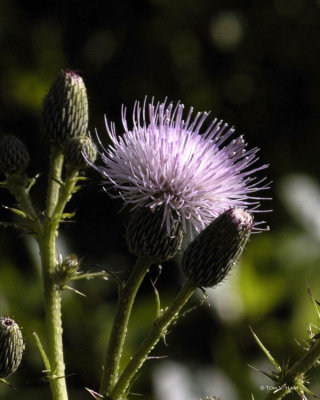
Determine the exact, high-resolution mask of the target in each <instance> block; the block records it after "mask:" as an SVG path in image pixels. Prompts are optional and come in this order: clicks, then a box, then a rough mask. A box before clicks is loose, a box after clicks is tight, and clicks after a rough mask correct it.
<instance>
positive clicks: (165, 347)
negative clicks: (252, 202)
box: [0, 0, 320, 400]
mask: <svg viewBox="0 0 320 400" xmlns="http://www.w3.org/2000/svg"><path fill="white" fill-rule="evenodd" d="M319 17H320V2H319V1H316V0H310V1H309V0H273V1H262V0H259V1H247V2H236V1H234V0H228V1H225V0H224V1H223V0H217V1H214V2H213V1H212V0H200V1H195V0H187V1H186V0H184V1H182V0H139V1H133V0H120V1H117V2H114V1H109V0H107V1H104V2H101V1H96V0H93V1H91V2H85V1H83V0H71V1H66V2H62V1H47V2H42V3H40V4H39V3H38V2H35V1H28V2H24V3H23V2H19V1H17V0H10V1H9V0H1V1H0V50H1V53H0V54H1V56H0V71H1V72H0V87H1V90H0V134H1V135H2V134H6V133H11V134H16V135H18V136H19V137H20V138H21V139H22V140H23V141H24V142H25V143H26V144H27V145H28V147H29V149H30V152H31V155H32V162H31V165H30V169H29V174H30V175H34V174H36V173H38V172H40V173H42V176H41V177H40V179H39V183H38V184H37V186H36V187H35V188H34V190H33V196H34V200H35V203H36V204H37V206H38V208H39V209H42V207H43V199H44V196H45V186H46V178H45V173H46V170H47V165H48V149H47V146H46V143H45V141H44V139H43V138H42V135H41V124H40V114H41V103H42V99H43V96H44V95H45V94H46V92H47V91H48V88H49V86H50V84H51V82H52V81H53V79H54V78H55V77H56V75H57V74H58V73H59V71H60V70H61V69H66V68H74V69H76V70H77V71H79V72H80V73H81V74H82V75H83V76H84V78H85V81H86V85H87V89H88V93H89V101H90V105H89V106H90V129H91V131H92V132H93V131H94V129H95V128H97V129H98V131H99V132H100V134H102V136H103V133H104V131H105V128H104V119H103V114H104V113H106V115H107V117H108V118H109V119H111V120H115V121H116V123H117V126H118V132H121V127H120V105H121V104H122V103H124V104H126V105H128V106H129V107H131V106H132V105H133V102H134V101H135V100H136V99H140V100H142V99H143V97H144V96H145V95H146V94H148V95H149V96H155V97H156V98H157V99H163V98H165V97H166V96H168V98H169V99H170V100H171V99H172V100H178V99H181V101H183V102H184V103H185V104H186V106H191V105H192V106H194V107H195V109H196V110H212V114H213V115H214V116H215V115H217V116H218V117H220V118H223V119H224V120H226V121H228V122H229V123H230V124H235V125H236V126H237V127H238V130H239V132H240V133H243V132H244V133H245V134H246V138H247V140H248V142H249V143H250V145H251V146H258V147H260V148H261V159H262V162H268V163H270V168H269V170H268V172H267V174H268V176H269V177H270V179H272V180H273V181H274V182H275V185H274V188H273V189H272V191H271V192H272V193H271V194H270V196H272V197H273V198H274V200H273V201H272V202H270V204H268V205H263V208H272V209H273V210H274V211H273V213H271V214H265V215H264V216H263V218H265V219H266V220H267V221H268V223H269V224H270V225H271V231H270V232H267V233H262V234H260V235H253V236H252V239H251V242H250V243H249V245H248V249H247V251H246V253H245V254H244V257H243V259H242V261H241V264H240V266H239V267H237V268H236V269H235V271H234V272H233V274H232V275H231V277H230V278H229V279H228V280H227V282H225V283H224V284H223V285H222V286H221V287H219V288H217V289H216V290H210V291H209V292H208V295H209V299H208V301H207V302H204V303H203V304H202V305H201V306H200V305H199V303H200V302H201V299H202V294H201V292H199V294H198V297H196V296H195V298H194V299H193V304H194V305H199V306H198V307H196V309H195V310H193V312H190V313H187V314H186V316H185V318H184V319H183V320H182V321H181V322H180V323H178V324H177V325H176V326H175V327H174V328H173V329H172V332H170V334H168V335H167V337H166V340H165V342H163V343H162V344H160V345H159V346H158V347H157V348H156V349H155V350H154V353H153V354H154V355H157V356H168V359H162V358H161V359H159V360H150V361H148V364H147V365H146V366H145V368H144V369H143V371H142V374H141V376H140V377H139V379H138V381H137V382H136V387H135V388H134V391H135V392H138V393H143V394H144V398H145V399H146V400H148V399H154V400H180V399H181V398H183V399H184V400H189V399H190V400H191V399H196V398H200V396H206V395H218V396H221V397H222V399H224V400H237V399H248V398H249V396H250V393H251V392H252V393H254V396H255V399H256V400H259V399H263V398H264V397H265V396H266V392H265V391H262V390H260V389H259V388H260V385H263V384H269V383H270V382H268V380H267V378H266V377H264V376H263V375H262V374H261V373H259V372H257V371H254V370H252V369H250V368H249V367H248V366H247V364H251V365H253V366H255V367H256V368H261V369H264V370H267V371H270V369H271V365H269V364H268V362H267V361H266V359H265V357H264V356H263V354H262V352H261V350H259V348H258V346H257V345H256V343H255V341H254V339H253V337H252V335H251V333H250V331H249V325H250V326H251V327H252V328H253V330H254V331H255V332H256V334H257V335H258V336H259V338H260V339H261V340H262V341H263V343H264V344H265V345H266V347H267V348H268V349H269V350H270V351H271V352H272V354H273V355H274V356H275V358H277V359H278V360H279V361H280V362H286V361H288V360H294V359H295V358H296V357H299V356H301V354H303V349H302V348H301V347H299V346H298V345H297V343H296V342H295V339H296V340H298V341H299V342H302V341H303V339H306V338H307V337H308V334H307V330H308V326H309V324H310V323H314V324H318V325H320V321H317V318H316V313H315V311H314V309H313V307H312V304H311V301H310V298H309V296H308V293H307V287H310V288H311V290H312V293H313V295H314V296H315V297H316V298H319V297H320V290H319V287H320V274H319V264H320V249H319V248H320V246H319V241H320V238H319V237H317V236H316V235H315V234H314V232H315V230H314V229H311V230H309V229H308V227H309V226H310V222H309V221H310V219H307V217H304V216H305V213H304V214H301V210H300V208H299V205H296V204H295V205H292V204H291V203H290V198H295V196H297V195H298V192H299V188H300V187H301V183H299V182H297V183H296V184H295V185H293V189H292V188H291V191H289V189H288V188H285V187H284V186H281V184H279V182H282V177H283V176H285V175H286V174H289V173H291V172H300V173H302V174H306V175H308V176H312V177H315V180H314V182H313V185H314V187H315V188H318V185H319V178H318V177H319V174H320V163H319V154H320V141H319V134H318V132H319V109H320V97H319V85H320V79H319V71H318V61H319V56H320V54H319V53H320V47H319V46H318V43H317V38H318V36H319V31H320V18H319ZM129 113H130V109H129ZM106 141H107V140H106ZM89 175H90V177H91V178H92V180H91V184H88V185H87V186H86V187H85V188H84V189H83V191H82V193H78V194H77V195H76V197H75V198H74V199H73V200H72V202H71V205H70V207H69V209H70V210H75V209H76V210H77V219H76V220H77V222H76V223H75V224H66V225H64V226H63V227H62V230H61V231H62V232H61V235H60V241H59V245H58V249H59V251H61V252H62V253H64V254H68V253H73V252H75V253H77V254H78V255H79V256H80V257H84V268H87V269H90V268H92V267H90V266H91V264H101V265H103V266H106V267H108V268H112V269H113V270H114V271H116V272H118V273H120V275H121V276H126V275H127V273H128V271H129V270H130V267H131V265H132V263H133V262H134V258H133V257H132V256H130V255H129V254H128V252H127V250H126V246H125V241H124V238H123V232H124V229H123V224H124V222H125V219H126V214H125V212H123V213H121V214H118V211H119V209H120V202H116V201H111V200H109V199H108V198H107V196H106V195H105V194H104V193H101V191H100V189H99V187H98V185H97V184H96V183H97V182H98V179H99V178H98V177H97V176H96V175H95V174H94V173H93V172H90V173H89ZM288 197H289V200H288ZM309 198H310V196H309V195H308V194H303V193H302V202H304V203H305V204H309V203H307V200H308V199H309ZM281 199H282V200H281ZM0 203H1V204H5V205H10V204H12V198H11V197H10V196H9V195H8V194H7V193H6V192H4V191H1V200H0ZM315 204H317V201H316V202H315ZM318 204H320V201H319V203H318ZM307 208H308V210H309V214H310V215H311V217H310V218H311V220H314V221H317V220H318V219H319V217H318V219H317V218H316V216H317V215H318V216H319V215H320V212H319V208H316V206H314V203H312V204H311V205H310V206H308V207H307ZM0 214H1V215H0V217H1V219H2V220H9V219H10V215H8V212H7V211H5V210H2V211H1V212H0ZM301 215H303V218H301ZM257 218H262V217H261V216H260V215H257ZM315 223H316V222H315ZM0 247H1V251H0V314H1V315H6V314H8V315H10V316H12V317H14V318H15V319H16V320H17V321H18V322H19V324H20V325H21V326H23V327H24V330H23V333H24V336H25V339H26V352H25V356H24V360H23V363H22V365H21V367H20V369H19V370H18V372H17V373H16V374H14V375H13V376H12V377H10V379H9V380H10V382H12V384H13V385H14V386H16V387H17V389H18V391H14V390H12V389H11V388H10V387H8V386H6V385H0V397H1V398H4V399H10V400H16V399H19V398H21V396H23V397H24V399H25V400H29V399H44V398H49V389H48V384H47V383H46V382H45V380H44V379H43V378H44V374H43V373H42V372H41V371H42V369H43V365H42V363H41V358H40V355H39V352H38V350H37V348H36V346H35V343H34V340H33V337H32V329H34V330H35V331H36V332H37V333H38V335H39V336H40V338H43V337H44V312H43V307H42V289H41V274H40V269H39V265H38V263H39V261H38V254H37V253H38V251H37V249H36V248H35V246H34V243H33V242H32V241H30V240H28V239H27V238H26V237H21V236H20V235H19V234H18V233H16V232H15V231H14V230H12V229H6V230H4V229H2V230H1V231H0ZM150 275H151V276H152V277H153V278H155V277H156V276H157V269H156V267H154V268H152V270H151V272H150ZM181 281H182V276H181V272H180V270H179V266H178V262H176V263H175V262H170V263H167V264H166V265H164V266H163V271H162V274H161V276H160V279H159V281H158V282H157V288H158V290H159V292H160V294H161V299H162V304H163V306H165V305H168V304H169V303H170V300H171V299H172V298H173V296H174V294H175V293H176V291H177V290H178V288H179V286H180V284H181ZM115 286H116V285H115V283H114V282H113V281H111V280H110V281H98V280H95V281H88V282H81V283H80V282H79V283H77V284H76V288H77V290H80V291H81V292H84V293H85V294H86V297H85V298H83V297H80V296H78V295H76V294H74V293H71V292H67V293H65V296H64V305H63V306H64V317H63V321H64V340H65V352H66V362H67V374H68V385H69V388H70V398H71V399H74V398H77V399H78V400H81V399H88V398H90V396H89V394H88V393H87V392H86V391H85V390H84V387H89V388H92V389H97V388H98V386H99V377H100V372H101V365H102V362H103V354H104V352H105V348H106V340H107V337H108V332H109V331H110V328H111V323H112V316H113V315H114V311H115V307H116V287H115ZM154 313H155V302H154V300H153V289H152V285H151V283H150V281H149V280H148V279H147V280H146V282H145V284H144V286H143V288H142V290H141V293H140V294H139V297H138V299H137V304H136V308H135V311H134V314H133V318H132V320H131V323H130V330H131V331H130V332H131V333H130V337H129V340H128V343H127V348H126V351H125V359H128V358H129V357H130V353H131V352H132V351H134V349H135V348H136V346H137V345H138V344H139V342H140V341H141V339H142V338H143V336H144V335H145V332H146V330H147V328H148V324H149V321H150V319H152V317H153V316H154V315H155V314H154ZM314 330H315V328H314ZM170 362H171V363H170ZM310 375H311V387H312V388H313V389H314V390H315V391H316V392H317V393H318V394H319V393H320V370H314V371H312V373H311V374H310ZM170 379H171V380H170ZM167 382H169V384H168V383H167ZM170 382H171V384H170ZM164 393H165V394H164ZM291 398H295V397H294V396H292V397H291ZM288 399H289V397H288Z"/></svg>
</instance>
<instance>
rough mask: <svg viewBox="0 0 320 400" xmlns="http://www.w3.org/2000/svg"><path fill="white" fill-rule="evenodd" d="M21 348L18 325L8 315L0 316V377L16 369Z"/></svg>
mask: <svg viewBox="0 0 320 400" xmlns="http://www.w3.org/2000/svg"><path fill="white" fill-rule="evenodd" d="M23 350H24V342H23V337H22V332H21V329H20V328H19V325H18V324H17V323H16V322H15V321H14V320H13V319H11V318H9V317H0V378H5V377H7V376H8V375H10V374H12V373H13V372H15V371H16V369H17V368H18V367H19V364H20V362H21V359H22V354H23Z"/></svg>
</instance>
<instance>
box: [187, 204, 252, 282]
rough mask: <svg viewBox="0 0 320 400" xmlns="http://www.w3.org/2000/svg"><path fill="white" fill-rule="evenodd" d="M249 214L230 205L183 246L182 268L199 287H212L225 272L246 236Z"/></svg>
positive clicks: (248, 233)
mask: <svg viewBox="0 0 320 400" xmlns="http://www.w3.org/2000/svg"><path fill="white" fill-rule="evenodd" d="M252 227H253V217H252V215H251V214H250V213H248V212H247V211H245V210H243V209H241V208H231V209H229V210H227V211H225V212H224V213H223V214H221V215H220V216H219V217H218V218H216V219H215V220H214V221H213V222H212V223H211V224H210V225H209V226H208V227H207V228H206V229H204V230H203V231H202V232H201V233H200V234H199V235H198V236H197V237H196V239H195V240H194V241H193V242H191V243H190V245H189V246H188V248H187V249H186V251H185V253H184V255H183V259H182V268H183V271H184V273H185V275H186V277H187V278H188V279H190V280H191V281H192V282H193V283H195V284H196V285H197V286H199V287H213V286H215V285H217V284H218V283H220V282H221V281H222V280H223V279H224V278H225V277H226V276H227V274H228V273H229V271H230V270H231V268H232V267H233V266H234V265H235V264H236V263H237V262H238V259H239V257H240V255H241V253H242V251H243V249H244V247H245V245H246V243H247V241H248V239H249V236H250V233H251V230H252Z"/></svg>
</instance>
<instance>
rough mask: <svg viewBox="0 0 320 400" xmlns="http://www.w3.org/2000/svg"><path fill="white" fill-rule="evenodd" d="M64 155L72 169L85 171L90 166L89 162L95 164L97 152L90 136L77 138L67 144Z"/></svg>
mask: <svg viewBox="0 0 320 400" xmlns="http://www.w3.org/2000/svg"><path fill="white" fill-rule="evenodd" d="M64 155H65V162H66V163H67V164H69V165H70V166H71V167H73V168H76V169H83V168H86V167H87V166H88V161H89V162H90V163H91V162H92V163H94V162H95V160H96V158H97V150H96V148H95V146H94V144H93V143H92V141H91V139H90V138H89V137H88V136H84V137H76V138H73V139H69V140H68V141H67V142H66V143H65V146H64ZM87 160H88V161H87Z"/></svg>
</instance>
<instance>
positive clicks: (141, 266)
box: [100, 257, 152, 395]
mask: <svg viewBox="0 0 320 400" xmlns="http://www.w3.org/2000/svg"><path fill="white" fill-rule="evenodd" d="M151 264H152V260H151V259H150V258H145V257H139V258H138V260H137V262H136V265H135V266H134V269H133V270H132V272H131V275H130V277H129V279H128V280H127V282H126V284H125V285H124V286H123V287H121V288H120V291H119V300H118V307H117V311H116V316H115V319H114V322H113V326H112V331H111V336H110V339H109V345H108V350H107V356H106V361H105V364H104V370H103V376H102V380H101V386H100V393H101V394H106V395H107V394H109V393H110V392H111V390H112V388H113V386H114V385H115V383H116V380H117V378H118V371H119V365H120V359H121V355H122V350H123V345H124V342H125V338H126V334H127V327H128V322H129V318H130V314H131V310H132V307H133V303H134V299H135V297H136V294H137V291H138V289H139V287H140V285H141V283H142V281H143V278H144V277H145V275H146V273H147V271H148V269H149V268H150V265H151Z"/></svg>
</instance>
